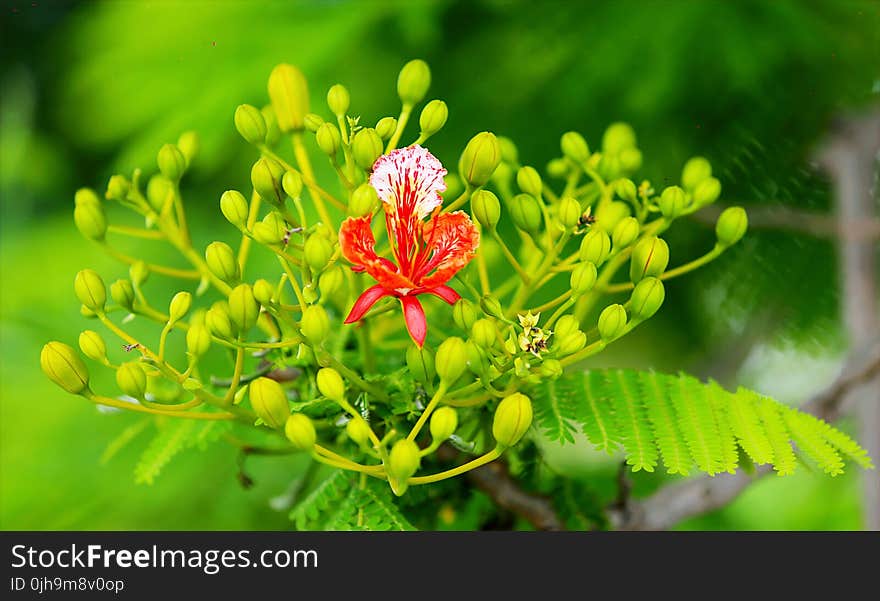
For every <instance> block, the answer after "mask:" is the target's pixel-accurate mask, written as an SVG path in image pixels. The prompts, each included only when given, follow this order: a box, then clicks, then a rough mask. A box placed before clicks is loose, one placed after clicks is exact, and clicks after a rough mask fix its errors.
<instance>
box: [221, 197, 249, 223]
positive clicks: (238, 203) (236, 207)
mask: <svg viewBox="0 0 880 601" xmlns="http://www.w3.org/2000/svg"><path fill="white" fill-rule="evenodd" d="M249 211H250V208H249V207H248V201H247V199H245V197H244V194H242V193H241V192H239V191H238V190H227V191H226V192H224V193H223V195H222V196H220V212H221V213H223V216H224V217H226V221H228V222H229V223H231V224H232V225H234V226H236V227H238V228H244V227H245V226H246V225H247V219H248V213H249Z"/></svg>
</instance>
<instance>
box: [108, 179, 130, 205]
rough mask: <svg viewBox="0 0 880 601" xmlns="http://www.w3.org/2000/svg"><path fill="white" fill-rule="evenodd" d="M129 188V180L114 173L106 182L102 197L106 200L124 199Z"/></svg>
mask: <svg viewBox="0 0 880 601" xmlns="http://www.w3.org/2000/svg"><path fill="white" fill-rule="evenodd" d="M129 190H131V182H130V181H128V179H126V177H125V176H124V175H114V176H111V177H110V181H109V182H108V183H107V192H106V193H105V194H104V197H105V198H106V199H107V200H125V199H126V198H128V192H129Z"/></svg>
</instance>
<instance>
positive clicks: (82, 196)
mask: <svg viewBox="0 0 880 601" xmlns="http://www.w3.org/2000/svg"><path fill="white" fill-rule="evenodd" d="M73 204H74V206H77V207H78V206H79V205H81V204H96V205H100V204H101V199H100V198H99V197H98V195H97V193H96V192H95V191H94V190H92V189H91V188H80V189H79V190H77V191H76V193H74V195H73Z"/></svg>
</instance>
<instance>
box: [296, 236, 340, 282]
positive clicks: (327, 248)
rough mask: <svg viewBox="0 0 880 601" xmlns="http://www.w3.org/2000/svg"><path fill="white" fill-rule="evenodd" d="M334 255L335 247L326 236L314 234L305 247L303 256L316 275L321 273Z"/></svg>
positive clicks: (307, 240)
mask: <svg viewBox="0 0 880 601" xmlns="http://www.w3.org/2000/svg"><path fill="white" fill-rule="evenodd" d="M332 254H333V246H332V245H331V244H330V242H329V241H328V240H327V238H325V237H324V236H321V235H318V234H312V235H311V236H309V237H308V238H307V239H306V243H305V245H304V246H303V256H304V257H305V260H306V263H308V265H309V267H311V268H312V271H313V272H314V273H320V272H321V271H322V270H323V269H324V268H325V267H327V263H328V262H329V261H330V256H331V255H332Z"/></svg>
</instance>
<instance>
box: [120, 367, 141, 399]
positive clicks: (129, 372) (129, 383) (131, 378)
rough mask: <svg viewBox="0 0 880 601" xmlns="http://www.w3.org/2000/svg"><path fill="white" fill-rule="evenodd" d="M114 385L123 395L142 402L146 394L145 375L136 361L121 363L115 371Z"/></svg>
mask: <svg viewBox="0 0 880 601" xmlns="http://www.w3.org/2000/svg"><path fill="white" fill-rule="evenodd" d="M116 385H117V386H119V390H121V391H122V392H123V394H127V395H128V396H130V397H132V398H135V399H138V400H142V399H143V398H144V394H146V392H147V373H146V372H145V371H144V368H143V367H142V366H141V364H140V363H138V362H137V361H129V362H128V363H123V364H122V365H120V366H119V369H117V370H116Z"/></svg>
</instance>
